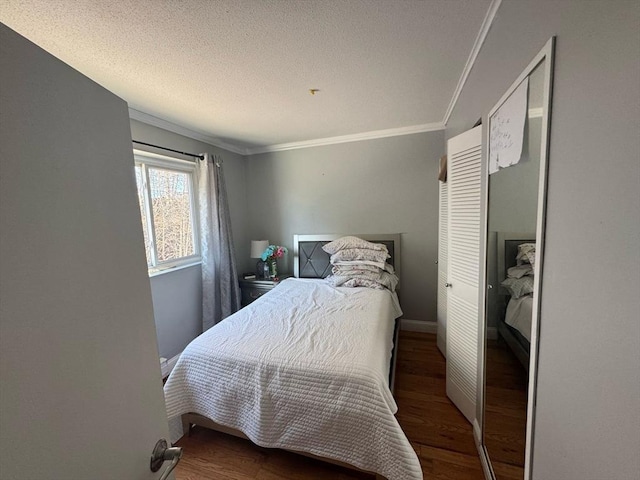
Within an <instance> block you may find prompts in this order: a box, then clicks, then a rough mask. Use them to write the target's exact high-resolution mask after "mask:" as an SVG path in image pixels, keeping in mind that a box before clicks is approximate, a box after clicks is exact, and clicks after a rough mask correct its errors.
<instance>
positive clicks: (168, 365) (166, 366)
mask: <svg viewBox="0 0 640 480" xmlns="http://www.w3.org/2000/svg"><path fill="white" fill-rule="evenodd" d="M178 358H180V354H178V355H176V356H175V357H171V358H170V359H169V360H167V361H166V362H161V363H160V367H161V369H162V378H167V377H168V376H169V374H170V373H171V370H173V367H175V366H176V362H177V361H178Z"/></svg>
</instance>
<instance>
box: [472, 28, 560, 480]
mask: <svg viewBox="0 0 640 480" xmlns="http://www.w3.org/2000/svg"><path fill="white" fill-rule="evenodd" d="M552 54H553V39H551V40H549V42H548V43H547V45H546V46H545V48H544V49H543V50H542V51H541V52H540V53H539V54H538V55H537V56H536V58H535V59H534V60H533V61H532V62H531V63H530V65H529V66H528V67H527V68H526V69H525V71H524V72H522V74H521V75H520V77H518V79H517V80H516V81H515V82H514V83H513V85H512V86H511V87H510V88H509V90H508V91H507V92H506V93H505V94H504V96H503V97H502V99H501V100H500V101H499V102H498V103H497V104H496V106H495V107H494V108H493V109H492V110H491V112H490V113H489V115H488V121H487V128H486V132H487V145H488V149H487V159H486V160H487V161H486V167H487V172H486V173H487V175H486V181H487V185H486V186H487V198H486V238H485V248H486V251H485V262H486V264H485V292H486V294H485V299H484V312H485V314H484V327H483V331H484V335H483V339H482V345H481V347H480V348H481V351H482V355H481V357H483V358H481V362H480V369H481V372H480V377H481V378H483V379H484V384H483V388H482V393H481V402H480V405H481V406H480V411H479V412H478V414H479V415H478V416H479V418H480V419H481V423H480V424H481V429H482V434H481V442H482V445H481V446H482V449H481V451H482V453H483V454H484V459H483V460H484V464H485V472H486V473H487V475H488V476H492V477H493V478H495V479H497V480H501V479H507V478H509V479H513V478H522V479H528V478H529V475H530V472H529V470H530V466H529V457H530V454H529V452H530V451H531V445H532V442H533V438H532V436H531V432H532V425H533V421H534V413H535V412H534V410H533V402H532V399H533V398H534V397H535V378H536V377H535V375H536V364H537V333H538V329H539V323H540V322H542V321H541V320H540V318H539V309H538V306H539V302H540V295H539V292H540V279H541V272H542V250H543V240H544V218H545V191H546V165H547V150H548V133H549V117H550V99H551V78H552V65H553V56H552Z"/></svg>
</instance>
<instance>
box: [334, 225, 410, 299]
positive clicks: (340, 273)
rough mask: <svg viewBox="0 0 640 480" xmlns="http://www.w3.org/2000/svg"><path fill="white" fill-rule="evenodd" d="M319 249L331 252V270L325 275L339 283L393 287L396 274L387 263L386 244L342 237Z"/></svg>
mask: <svg viewBox="0 0 640 480" xmlns="http://www.w3.org/2000/svg"><path fill="white" fill-rule="evenodd" d="M322 249H323V250H324V251H325V252H327V253H328V254H329V255H331V260H330V261H331V265H333V267H332V269H331V272H332V273H333V275H331V276H330V277H328V278H327V281H328V282H329V283H331V284H332V285H334V286H336V287H339V286H342V287H368V288H376V289H385V288H386V289H388V290H391V291H392V292H393V291H395V289H396V286H397V285H398V277H397V276H396V275H395V272H394V270H393V267H392V266H391V265H389V264H388V263H387V259H388V258H390V255H389V252H388V250H387V247H386V245H383V244H381V243H371V242H367V241H366V240H363V239H361V238H358V237H352V236H348V237H341V238H339V239H338V240H334V241H333V242H330V243H327V244H326V245H324V246H323V247H322Z"/></svg>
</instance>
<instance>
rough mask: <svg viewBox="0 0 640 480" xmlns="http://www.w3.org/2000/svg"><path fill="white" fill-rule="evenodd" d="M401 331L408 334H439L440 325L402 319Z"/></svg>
mask: <svg viewBox="0 0 640 480" xmlns="http://www.w3.org/2000/svg"><path fill="white" fill-rule="evenodd" d="M400 330H405V331H407V332H422V333H438V324H437V322H430V321H424V320H410V319H408V318H402V319H400Z"/></svg>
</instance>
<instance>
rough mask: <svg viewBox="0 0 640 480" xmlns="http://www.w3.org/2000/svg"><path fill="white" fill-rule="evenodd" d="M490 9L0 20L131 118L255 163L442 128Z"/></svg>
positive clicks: (245, 9) (189, 2) (243, 9)
mask: <svg viewBox="0 0 640 480" xmlns="http://www.w3.org/2000/svg"><path fill="white" fill-rule="evenodd" d="M490 4H491V0H288V1H286V0H281V1H278V0H216V1H206V0H183V1H169V0H113V1H100V0H0V21H2V22H3V23H4V24H6V25H7V26H9V27H11V28H12V29H14V30H16V31H17V32H18V33H20V34H22V35H24V36H25V37H27V38H28V39H30V40H31V41H33V42H34V43H36V44H38V45H40V46H41V47H42V48H44V49H45V50H47V51H49V52H51V53H52V54H53V55H55V56H57V57H58V58H60V59H62V60H63V61H65V62H66V63H68V64H70V65H71V66H73V67H74V68H76V69H77V70H79V71H80V72H82V73H84V74H85V75H87V76H88V77H90V78H92V79H93V80H95V81H97V82H98V83H100V84H101V85H103V86H105V87H106V88H108V89H109V90H111V91H113V92H114V93H116V94H117V95H119V96H120V97H122V98H124V99H125V100H126V101H127V102H129V105H130V106H131V107H133V108H134V109H136V110H139V111H141V112H145V113H147V114H150V115H153V116H155V117H159V118H161V119H164V120H167V121H169V122H172V123H174V124H177V125H181V126H183V127H186V128H188V129H191V130H193V131H196V132H200V133H202V134H206V135H208V136H210V137H215V138H217V139H219V140H220V141H221V142H223V143H226V144H230V145H233V146H235V147H236V148H237V149H238V150H239V151H249V152H250V151H252V150H253V151H257V150H259V149H260V148H262V147H265V146H270V145H271V146H272V145H279V144H285V143H292V142H305V141H310V140H316V139H322V138H327V137H336V136H343V135H354V134H361V133H364V132H371V131H378V130H387V129H408V128H415V129H417V130H418V129H420V128H424V127H425V126H427V127H428V125H430V124H438V123H441V122H442V121H443V119H444V117H445V113H446V111H447V108H448V106H449V104H450V102H451V99H452V96H453V95H454V91H455V89H456V85H457V83H458V80H459V79H460V76H461V74H462V72H463V69H464V68H465V64H466V62H467V59H468V58H469V55H470V53H471V51H472V48H473V46H474V42H475V40H476V37H477V36H478V32H479V31H480V29H481V26H482V24H483V20H484V18H485V15H486V14H487V11H488V9H489V7H490ZM311 88H315V89H319V92H318V93H317V94H316V95H310V94H309V89H311Z"/></svg>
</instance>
